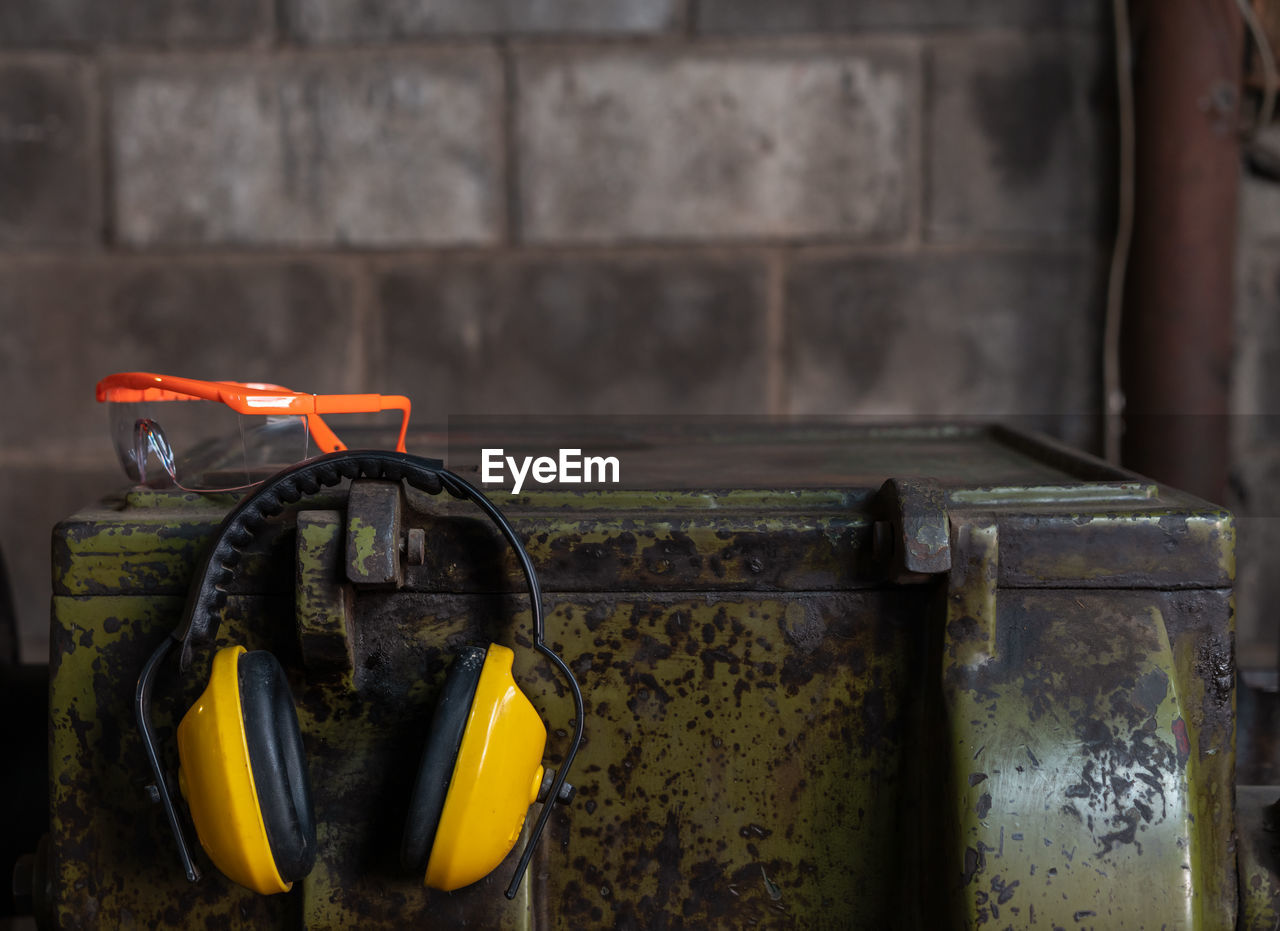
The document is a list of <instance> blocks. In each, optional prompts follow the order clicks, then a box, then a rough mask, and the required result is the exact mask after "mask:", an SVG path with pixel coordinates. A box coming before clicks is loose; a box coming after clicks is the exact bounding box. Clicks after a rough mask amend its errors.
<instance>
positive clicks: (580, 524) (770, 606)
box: [44, 423, 1237, 929]
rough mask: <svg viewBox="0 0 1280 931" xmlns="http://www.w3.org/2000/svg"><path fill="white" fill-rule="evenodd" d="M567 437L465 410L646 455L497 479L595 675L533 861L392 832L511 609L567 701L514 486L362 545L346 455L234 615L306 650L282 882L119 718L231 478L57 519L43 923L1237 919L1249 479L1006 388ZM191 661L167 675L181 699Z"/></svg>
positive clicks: (582, 672)
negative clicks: (1129, 445) (1015, 407)
mask: <svg viewBox="0 0 1280 931" xmlns="http://www.w3.org/2000/svg"><path fill="white" fill-rule="evenodd" d="M453 439H454V444H455V449H460V448H462V447H461V445H460V443H461V440H460V439H459V438H458V437H453ZM565 439H566V438H564V437H563V436H562V435H559V434H555V433H546V432H539V431H538V430H535V429H531V428H517V427H511V428H510V429H508V430H506V431H505V432H504V431H503V430H500V429H497V428H490V435H489V436H476V437H471V438H470V439H469V440H467V442H469V443H471V444H472V446H473V447H474V448H475V449H478V448H479V447H480V446H482V445H484V446H504V447H505V448H506V449H507V450H508V451H509V452H514V451H515V450H516V449H520V450H521V451H522V452H536V451H537V450H538V449H539V448H550V447H553V446H557V445H573V446H575V447H582V448H583V449H584V450H587V449H590V448H591V447H592V445H593V444H594V446H595V450H594V451H599V452H608V453H609V454H610V455H614V456H617V457H618V458H619V460H620V462H621V467H622V479H623V485H621V486H594V487H584V486H581V485H575V486H567V485H566V486H561V487H543V486H536V487H532V488H530V487H526V488H524V489H523V490H522V491H521V493H520V495H519V496H515V497H513V496H511V495H509V494H502V493H499V492H497V491H495V492H494V493H493V497H494V500H495V501H496V502H497V503H498V504H499V505H500V506H502V507H503V508H504V509H505V511H506V513H507V515H508V517H509V518H510V519H511V521H512V522H513V523H514V525H515V527H516V529H517V530H518V531H519V533H520V534H521V535H522V536H523V538H524V539H525V540H526V541H527V545H528V549H529V552H530V554H531V556H532V557H533V560H534V562H535V564H536V566H537V569H538V571H539V574H540V576H541V580H542V584H543V589H544V592H545V604H546V607H547V613H548V621H547V637H548V641H549V642H550V643H552V644H553V645H554V646H555V647H556V648H557V649H558V650H560V651H561V652H562V654H563V655H564V656H565V658H566V660H567V661H568V662H569V663H570V665H571V666H572V668H573V669H574V670H575V672H576V674H577V676H578V677H579V679H580V681H581V684H582V688H583V691H584V693H585V696H586V710H587V716H586V741H585V745H584V748H583V751H582V754H581V755H580V757H579V761H578V763H577V764H576V767H575V772H574V774H573V776H572V777H571V779H572V781H574V782H575V783H576V784H577V785H578V786H579V794H578V797H577V800H576V801H575V802H574V804H573V805H572V806H571V807H569V808H567V809H565V810H564V811H561V812H557V813H556V814H555V816H554V817H553V820H552V824H551V828H550V832H549V835H548V836H547V837H546V838H544V842H543V844H542V847H541V849H540V851H539V853H538V855H537V857H536V858H535V860H534V864H533V867H532V869H531V872H530V875H529V878H528V879H527V880H526V882H525V884H524V886H523V887H522V891H521V894H520V895H519V896H518V897H517V899H516V900H515V901H512V902H508V901H507V900H506V899H504V898H503V896H502V895H501V889H502V888H503V886H504V885H505V882H506V880H507V879H508V878H509V875H508V873H509V869H508V868H507V867H504V868H503V869H502V870H500V871H499V873H497V874H495V875H494V877H491V878H490V879H489V880H486V881H484V882H482V883H480V884H478V885H477V886H474V887H471V888H469V889H466V890H463V891H461V892H458V893H455V894H453V895H446V894H442V893H434V892H430V891H428V890H425V889H423V888H422V887H421V886H420V885H419V883H418V881H417V880H415V878H414V877H411V876H405V875H403V873H401V872H400V870H399V867H398V863H397V860H398V850H399V842H400V831H401V822H402V819H403V815H404V811H405V808H406V807H407V804H408V797H409V793H410V787H411V780H412V778H413V774H414V771H415V767H416V762H417V758H418V755H419V754H420V751H421V739H422V735H423V734H424V732H425V730H426V728H427V722H428V718H429V714H430V709H431V703H432V700H433V698H434V695H435V692H436V690H437V688H438V687H439V684H440V682H441V681H442V678H443V674H444V670H445V668H446V665H447V662H448V660H449V658H450V657H451V655H453V654H454V653H455V652H456V651H457V650H458V648H459V647H460V646H462V645H464V644H467V643H471V642H484V641H486V640H487V639H490V638H492V639H494V640H497V641H498V642H503V643H507V644H508V645H511V646H513V647H515V649H516V651H517V655H518V660H517V678H518V679H519V680H520V681H521V682H522V683H523V685H524V686H525V687H526V689H527V691H528V692H529V693H530V697H531V698H532V700H533V702H534V704H535V705H536V706H537V707H538V709H539V710H540V711H541V713H542V714H543V716H544V718H545V720H546V721H547V722H548V724H549V729H550V730H551V741H550V747H551V749H552V750H553V751H556V752H558V751H560V750H562V749H563V745H564V743H565V734H566V732H567V731H568V730H569V728H570V719H571V716H572V709H571V705H570V703H569V700H568V698H567V697H566V695H565V692H564V687H563V685H562V683H561V682H559V680H558V679H557V678H556V677H555V676H554V675H553V674H552V672H551V671H550V670H549V669H547V668H545V666H544V665H543V664H542V663H540V662H539V661H538V660H537V659H536V658H535V657H533V656H531V655H530V654H531V651H529V650H528V649H527V648H526V649H522V648H521V647H522V646H524V647H527V645H528V635H527V632H526V627H525V626H524V624H525V622H526V621H527V617H528V612H527V597H526V595H525V594H524V592H525V589H524V586H523V581H522V579H521V578H520V577H519V575H518V570H517V566H516V564H515V562H514V561H513V559H512V558H511V555H510V554H509V553H508V552H507V551H506V549H505V547H504V546H503V545H502V543H501V541H500V539H499V538H498V536H497V535H496V534H495V533H494V532H493V531H492V529H491V527H490V526H489V524H488V523H487V522H486V521H485V520H484V519H483V518H482V517H480V516H479V515H478V514H477V513H475V512H474V511H472V510H470V509H469V508H468V507H467V506H466V505H464V504H462V503H460V502H456V501H448V500H441V499H439V498H431V497H428V496H419V495H418V494H416V493H408V492H406V498H405V506H404V511H403V519H402V523H403V525H404V526H403V527H402V528H401V531H400V532H402V533H405V532H407V531H408V530H409V529H412V528H422V529H423V531H424V532H425V533H424V536H425V547H424V550H423V552H422V554H421V555H420V556H417V555H416V554H415V558H409V554H408V553H406V555H405V557H404V563H405V564H404V565H403V566H402V570H403V571H402V575H403V579H402V580H401V581H400V582H399V583H397V581H396V580H394V579H390V580H389V579H383V580H382V582H381V584H367V585H366V584H362V580H361V579H360V578H358V576H359V572H358V571H356V572H355V575H354V576H353V571H354V570H353V569H352V566H351V565H349V564H348V561H346V559H345V557H344V555H343V554H344V552H345V550H344V548H343V546H342V535H343V532H344V531H343V528H344V527H346V526H347V525H348V523H349V515H347V514H346V508H347V496H348V493H347V491H346V490H345V489H340V490H337V491H333V492H330V493H328V494H326V495H324V496H323V497H321V498H318V499H311V500H307V501H304V502H302V503H300V504H299V505H297V506H295V507H294V508H292V509H291V510H289V511H288V512H286V514H285V515H284V516H283V517H282V518H281V519H278V520H276V521H275V522H274V523H273V524H271V525H270V530H269V532H267V533H266V534H264V535H263V536H262V538H261V539H260V540H259V541H258V542H257V545H256V548H255V549H254V550H253V553H252V555H251V556H250V557H248V558H247V559H246V563H245V566H244V569H243V571H242V572H241V574H240V577H239V579H238V581H237V584H236V588H235V590H234V593H233V596H232V598H231V599H230V608H229V612H230V613H229V616H228V620H227V622H226V623H224V625H223V628H222V631H221V635H222V637H224V638H226V639H227V640H233V639H234V640H238V641H240V642H246V643H247V644H248V645H250V646H255V645H269V646H270V647H271V649H273V650H274V651H275V652H276V654H277V655H278V656H280V657H281V658H282V662H283V663H284V665H285V667H286V669H287V670H288V671H289V675H290V677H291V683H292V687H293V691H294V694H295V697H296V700H297V703H298V710H299V717H300V720H301V724H302V729H303V732H304V735H305V739H306V743H307V751H308V760H309V766H310V771H311V781H312V785H313V791H314V794H315V797H316V806H317V818H318V821H319V825H320V828H319V844H320V854H319V862H318V864H317V867H316V869H315V871H314V872H313V873H312V874H311V876H310V877H309V878H308V879H307V880H305V881H304V882H302V883H300V884H298V886H297V887H295V890H294V891H293V892H292V893H290V894H288V895H284V896H275V897H271V898H265V897H260V896H257V895H255V894H253V893H251V892H248V891H247V890H244V889H242V888H240V887H238V886H235V885H233V884H231V883H230V882H229V881H227V880H225V879H223V878H222V877H221V876H219V875H218V874H217V873H216V872H215V871H213V870H212V869H210V870H208V871H207V875H206V877H205V878H204V879H203V880H202V881H201V882H200V883H198V884H194V885H192V884H189V883H187V881H186V879H185V878H184V876H183V874H182V871H181V870H180V869H179V867H178V865H177V862H176V859H175V856H174V851H173V849H172V845H173V841H172V838H171V836H170V834H169V831H168V828H167V827H166V825H165V823H164V817H163V814H162V813H161V811H160V810H159V808H157V807H155V806H153V805H151V804H150V803H149V802H148V799H147V795H146V793H145V792H144V785H145V784H146V783H147V781H148V780H149V774H148V772H147V766H146V763H145V761H144V757H143V752H142V749H141V747H140V744H139V741H138V739H137V737H136V734H135V730H134V724H133V690H134V684H135V681H136V679H137V676H138V671H139V669H140V668H141V666H142V664H143V662H144V661H145V659H146V657H147V656H148V655H149V653H150V652H151V650H152V649H153V647H154V645H155V644H156V642H157V641H158V639H159V638H161V637H163V636H164V635H165V634H166V633H167V632H169V631H170V630H171V629H172V628H173V626H174V624H175V623H176V620H177V617H178V614H179V612H180V610H181V607H182V604H183V600H184V596H185V594H186V590H187V584H188V579H189V576H190V574H191V572H192V570H193V566H194V565H195V563H196V561H197V559H198V557H199V555H200V553H201V550H202V547H203V546H204V545H205V544H206V542H207V541H208V540H209V538H210V535H211V534H212V532H213V531H214V529H215V527H216V526H217V524H218V522H219V520H220V518H221V516H222V515H223V513H224V512H225V510H226V509H227V508H228V507H229V505H230V504H231V503H232V499H230V498H227V497H222V498H219V497H204V498H201V497H196V496H193V495H187V494H183V493H180V492H154V491H143V490H134V491H130V492H127V493H122V494H121V495H120V496H118V497H116V498H112V499H110V500H108V501H105V502H103V503H102V504H101V505H100V506H98V507H95V508H92V509H89V510H86V511H83V512H81V513H79V514H77V515H75V516H73V517H71V518H70V519H68V520H66V521H64V522H63V523H61V524H60V525H59V526H58V527H57V529H56V531H55V534H54V557H55V566H54V591H55V594H54V599H53V625H52V644H53V645H52V656H51V670H52V691H51V709H52V711H51V713H52V719H51V768H52V781H53V786H52V790H53V798H52V836H51V843H50V845H49V851H48V862H47V865H46V870H47V883H46V885H45V888H44V899H45V905H46V908H47V912H48V914H49V916H50V919H51V921H52V923H54V924H56V925H57V926H58V927H65V928H100V927H113V928H127V927H155V926H174V927H192V926H201V927H258V926H282V927H297V926H303V927H308V928H345V927H356V926H358V927H360V928H362V929H365V928H378V927H388V928H390V927H396V928H399V927H402V926H404V925H405V924H406V923H408V922H412V921H414V920H416V919H420V918H431V919H434V920H437V921H439V922H440V923H442V924H444V925H449V924H450V923H451V922H452V923H454V924H462V923H464V922H465V923H468V924H469V925H478V926H482V927H504V928H506V927H529V928H543V927H546V928H575V929H576V928H586V927H619V928H682V927H683V928H708V927H717V928H720V927H722V928H746V927H756V926H759V927H797V928H826V927H856V928H876V929H880V928H919V929H936V928H947V927H957V928H959V927H976V926H979V925H984V924H986V925H990V926H991V927H997V928H1006V927H1014V928H1021V927H1044V928H1054V927H1061V928H1121V927H1124V928H1139V927H1146V928H1202V929H1219V928H1230V927H1233V926H1234V923H1235V914H1236V907H1237V892H1236V867H1235V854H1234V850H1233V744H1232V737H1233V734H1232V727H1233V723H1232V722H1233V716H1232V708H1233V659H1232V636H1233V634H1232V578H1233V559H1234V556H1233V545H1234V532H1233V523H1232V518H1231V516H1230V514H1229V513H1227V512H1226V511H1224V510H1222V509H1221V508H1219V507H1216V506H1213V505H1210V504H1207V503H1205V502H1203V501H1199V500H1196V499H1194V498H1192V497H1190V496H1187V495H1185V494H1182V493H1179V492H1177V491H1174V490H1171V489H1168V488H1163V487H1159V486H1157V485H1155V484H1153V483H1151V482H1148V481H1145V480H1143V479H1141V478H1138V477H1136V476H1133V475H1130V474H1128V473H1124V472H1120V471H1117V470H1114V469H1111V468H1109V467H1107V466H1106V465H1104V464H1102V463H1100V462H1098V461H1096V460H1093V459H1090V458H1087V457H1084V456H1081V455H1078V454H1075V453H1073V452H1070V451H1068V450H1065V449H1063V448H1060V447H1057V446H1055V445H1053V444H1051V443H1048V442H1045V441H1042V440H1038V439H1033V438H1030V437H1027V436H1023V435H1019V434H1015V433H1011V432H1007V431H1005V430H1003V429H999V428H987V427H974V426H960V427H909V428H886V427H865V426H864V427H858V426H849V425H822V424H792V425H789V426H778V425H754V424H745V423H739V424H736V425H729V426H725V427H714V426H710V425H706V424H701V425H660V424H653V423H650V424H647V425H640V426H632V427H627V428H616V429H610V430H598V431H596V433H595V434H593V435H588V436H585V437H576V438H573V439H571V440H569V442H565ZM413 446H414V448H416V449H418V450H420V451H422V452H424V453H427V454H431V453H432V452H434V451H435V450H433V449H431V447H430V445H429V444H428V442H427V441H426V440H424V439H423V438H419V440H418V442H417V443H416V444H413ZM460 461H463V460H456V461H455V462H452V463H450V464H451V465H454V466H455V467H459V466H458V462H460ZM470 462H471V463H472V464H474V463H475V458H474V456H473V457H472V458H471V460H470ZM463 464H464V465H465V462H464V463H463ZM459 468H461V467H459ZM463 474H464V475H467V473H466V472H465V471H464V472H463ZM470 477H473V478H474V476H470ZM415 549H416V547H415V546H412V545H411V546H409V547H408V550H409V551H413V550H415ZM344 567H345V568H344ZM363 581H369V580H367V579H366V580H363ZM397 585H398V587H397ZM201 665H205V666H207V658H206V659H205V660H203V661H201V662H198V663H197V666H201ZM203 674H204V669H200V670H199V674H198V675H195V676H192V677H191V679H190V680H183V679H179V677H178V676H177V674H176V671H170V672H169V673H167V674H165V675H162V676H161V679H160V681H159V683H158V695H159V697H158V699H157V718H158V722H159V727H160V730H161V733H162V736H164V735H166V734H168V728H169V727H170V726H171V724H172V721H173V719H174V715H175V714H180V713H181V711H182V710H184V709H185V708H186V707H187V705H188V704H189V703H190V701H191V700H192V699H193V698H194V696H195V694H196V693H197V692H198V691H199V690H200V688H202V686H203V682H202V681H199V679H200V676H201V675H203Z"/></svg>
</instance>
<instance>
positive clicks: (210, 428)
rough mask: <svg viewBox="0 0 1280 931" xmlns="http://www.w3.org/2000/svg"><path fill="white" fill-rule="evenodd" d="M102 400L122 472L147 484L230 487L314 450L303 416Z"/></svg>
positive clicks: (211, 404)
mask: <svg viewBox="0 0 1280 931" xmlns="http://www.w3.org/2000/svg"><path fill="white" fill-rule="evenodd" d="M107 408H108V412H109V415H110V421H111V437H112V442H113V445H114V446H115V450H116V456H117V457H118V458H119V459H120V464H121V465H122V466H123V467H124V471H125V474H126V475H128V476H129V478H130V479H131V480H132V481H134V482H137V483H138V484H140V485H146V486H148V487H150V488H169V487H178V488H182V489H184V490H188V491H231V490H235V489H239V488H245V487H248V486H251V485H254V484H256V483H258V482H260V481H262V480H263V479H265V478H267V477H268V476H270V475H271V474H272V473H274V472H278V471H279V470H280V469H283V468H285V467H286V466H289V465H293V464H294V463H297V462H301V461H303V460H304V459H308V458H310V457H311V456H313V455H316V454H317V450H316V449H315V446H314V444H312V443H311V442H310V435H309V433H308V431H307V421H306V418H305V417H298V416H286V415H264V416H249V415H244V414H239V413H236V412H235V411H233V410H231V409H230V408H229V407H227V406H226V405H224V404H219V403H217V402H216V401H195V400H192V401H157V402H154V403H145V402H144V403H132V402H130V403H117V402H112V403H109V404H107Z"/></svg>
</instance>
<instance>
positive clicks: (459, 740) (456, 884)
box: [401, 643, 547, 892]
mask: <svg viewBox="0 0 1280 931" xmlns="http://www.w3.org/2000/svg"><path fill="white" fill-rule="evenodd" d="M514 657H515V654H514V653H513V652H512V651H511V650H509V649H507V648H506V647H504V646H499V645H498V644H496V643H491V644H490V645H489V648H488V650H484V649H481V648H479V647H471V648H469V649H468V650H467V651H466V652H464V653H462V654H460V655H459V656H458V657H457V659H455V660H454V662H453V666H452V667H450V669H449V674H448V676H447V677H446V679H445V684H444V688H443V690H442V691H441V694H440V698H439V700H438V701H437V703H436V710H435V713H434V715H433V716H432V720H431V730H430V733H429V735H428V738H427V744H426V747H425V748H424V750H423V753H422V763H421V764H420V766H419V768H418V777H417V781H416V782H415V784H414V789H413V796H412V799H411V800H410V803H409V816H408V819H407V820H406V822H405V832H404V842H403V844H402V846H401V861H402V863H403V865H404V867H405V869H406V870H409V871H412V872H415V873H419V874H422V875H423V884H424V885H427V886H430V887H431V888H433V889H440V890H443V891H446V892H452V891H453V890H455V889H461V888H462V887H463V886H469V885H471V884H472V883H474V882H476V881H478V880H480V879H482V878H483V877H485V876H487V875H488V874H489V873H491V872H492V871H493V870H494V869H495V868H497V866H498V865H499V864H500V863H501V862H502V861H503V859H504V858H505V857H506V856H507V854H508V853H510V852H511V849H512V848H513V847H515V845H516V842H517V841H518V840H519V839H520V831H521V830H522V829H523V827H524V822H525V818H526V816H527V815H528V811H529V806H530V805H531V804H533V803H534V802H535V801H537V800H538V797H539V795H540V792H541V789H542V783H543V776H544V774H545V770H544V768H543V766H542V752H543V749H544V748H545V747H546V742H547V729H546V727H545V726H544V725H543V723H542V719H541V718H540V717H539V716H538V713H537V711H535V710H534V707H533V705H532V704H531V703H530V701H529V699H528V698H527V697H526V696H525V694H524V693H523V692H521V691H520V689H519V687H518V686H517V685H516V682H515V679H514V678H513V676H512V674H511V663H512V660H513V659H514Z"/></svg>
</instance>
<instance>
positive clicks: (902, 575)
mask: <svg viewBox="0 0 1280 931" xmlns="http://www.w3.org/2000/svg"><path fill="white" fill-rule="evenodd" d="M947 503H948V502H947V493H946V492H945V491H944V490H943V489H942V486H940V485H939V484H938V483H937V482H935V481H933V480H932V479H927V478H926V479H899V478H891V479H889V480H888V481H887V482H885V483H884V484H883V485H881V486H880V490H879V491H878V492H877V493H876V497H875V502H874V504H873V507H872V513H873V515H874V517H875V528H874V534H875V537H874V544H873V545H874V547H875V558H876V563H877V565H878V566H879V567H880V571H881V573H882V574H883V575H884V576H885V577H886V578H888V579H889V580H891V581H894V582H908V581H918V580H920V577H922V576H930V575H938V574H939V573H943V572H949V571H950V570H951V538H950V525H949V523H948V521H947Z"/></svg>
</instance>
